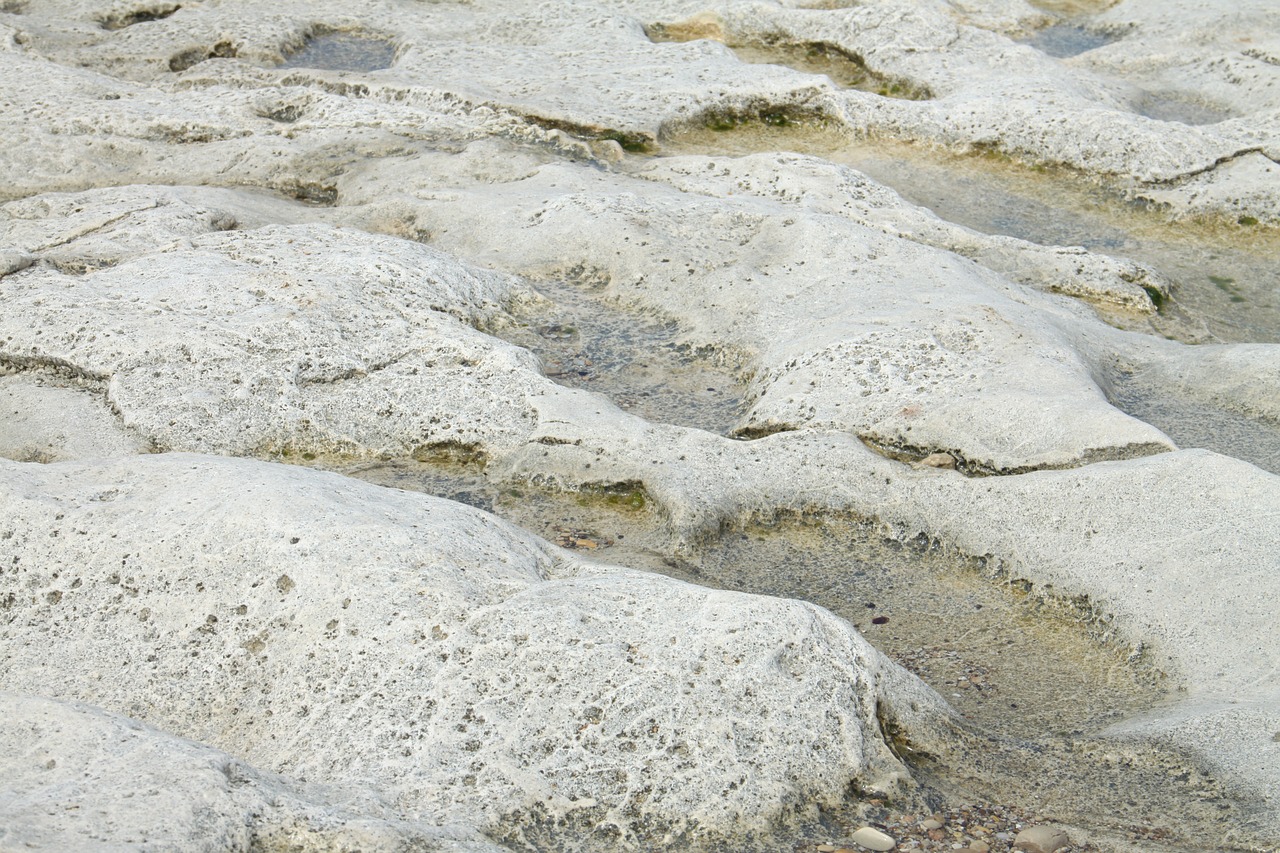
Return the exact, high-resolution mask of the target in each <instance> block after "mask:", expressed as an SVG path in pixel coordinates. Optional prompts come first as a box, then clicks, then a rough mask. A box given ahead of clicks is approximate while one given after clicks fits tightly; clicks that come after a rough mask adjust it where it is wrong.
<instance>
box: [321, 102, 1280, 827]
mask: <svg viewBox="0 0 1280 853" xmlns="http://www.w3.org/2000/svg"><path fill="white" fill-rule="evenodd" d="M779 133H781V134H783V136H784V138H785V139H786V140H787V142H792V141H796V142H797V144H778V139H779V137H778V134H779ZM846 142H847V140H846ZM788 149H790V150H798V151H801V152H803V153H815V154H819V155H820V156H824V157H826V158H827V159H831V160H835V161H837V162H843V163H846V164H848V165H852V166H854V167H855V168H858V169H859V170H861V171H863V172H865V173H867V174H869V175H870V176H871V177H873V178H875V179H876V180H878V181H880V182H882V183H885V184H887V185H889V186H892V187H893V188H895V189H896V190H898V191H899V192H900V193H901V194H902V195H904V197H906V198H907V199H908V200H910V201H913V202H916V203H918V204H922V205H924V206H927V207H930V208H931V209H933V210H934V211H935V212H937V213H938V214H939V215H940V216H941V217H942V218H944V219H947V220H949V221H952V222H957V223H959V224H963V225H966V226H968V227H971V228H973V229H975V230H978V231H982V232H985V233H992V234H1008V235H1011V236H1016V237H1020V238H1022V239H1026V240H1029V241H1032V242H1037V243H1041V244H1046V245H1083V246H1086V247H1088V248H1090V249H1093V250H1095V251H1099V252H1103V253H1108V254H1113V255H1118V256H1127V257H1132V258H1135V259H1138V260H1142V261H1144V262H1146V263H1149V264H1151V265H1152V266H1154V267H1156V268H1157V269H1158V270H1160V271H1161V272H1162V273H1164V274H1165V275H1167V276H1168V277H1170V278H1171V279H1173V280H1174V282H1175V284H1176V287H1177V289H1176V290H1175V293H1174V299H1173V300H1172V301H1171V303H1170V304H1166V305H1165V306H1162V309H1161V312H1160V313H1159V314H1157V315H1156V316H1155V317H1152V318H1150V319H1149V320H1142V319H1137V318H1133V317H1128V318H1126V317H1109V318H1107V319H1109V320H1110V321H1111V322H1113V323H1116V324H1117V325H1122V326H1124V325H1128V326H1129V327H1130V328H1133V329H1134V330H1137V331H1142V332H1145V333H1148V334H1157V335H1162V336H1165V337H1172V338H1177V339H1181V340H1184V341H1188V342H1200V341H1280V273H1278V272H1277V269H1280V266H1277V265H1276V264H1275V263H1274V262H1275V261H1276V260H1277V259H1280V245H1278V241H1276V240H1275V239H1274V238H1273V237H1272V236H1271V235H1268V234H1265V233H1261V232H1251V231H1250V230H1249V229H1247V228H1241V229H1228V228H1224V227H1221V226H1216V227H1211V226H1204V225H1199V224H1197V225H1190V226H1170V225H1167V224H1165V223H1163V222H1162V221H1160V220H1159V219H1158V217H1157V216H1155V215H1154V214H1151V213H1149V212H1147V211H1144V210H1142V209H1140V208H1136V207H1134V206H1131V205H1126V204H1125V203H1124V202H1122V201H1121V200H1119V199H1116V198H1109V197H1107V196H1106V195H1104V194H1103V193H1102V192H1101V191H1099V190H1098V189H1097V188H1096V187H1093V186H1090V185H1086V184H1085V183H1084V182H1082V181H1079V180H1077V179H1074V178H1072V177H1071V176H1062V175H1056V174H1053V173H1044V172H1039V171H1037V170H1033V169H1028V168H1024V167H1020V166H1017V165H1015V164H1012V163H1009V162H1007V161H1004V160H1002V159H999V158H991V157H962V156H959V155H952V154H945V153H940V152H937V151H932V150H926V151H922V150H920V149H917V148H915V147H913V146H905V145H900V144H887V143H884V144H874V143H868V142H863V143H858V144H845V145H844V146H843V147H841V148H839V149H835V150H833V148H832V147H831V145H830V140H829V139H823V140H821V144H818V143H815V142H814V140H813V139H812V137H806V136H805V135H804V134H803V133H802V134H796V133H794V132H793V130H792V129H781V130H779V129H777V128H769V129H767V130H765V129H762V128H750V127H748V128H746V129H745V130H744V129H743V128H736V129H735V130H733V131H731V132H727V133H719V132H715V131H711V130H707V131H699V132H697V133H694V134H690V135H687V136H685V137H683V138H681V139H679V140H675V141H674V142H673V143H672V144H670V145H669V149H668V150H669V151H670V152H671V153H699V154H707V153H710V154H726V155H728V154H733V155H737V154H745V153H749V152H751V151H757V150H788ZM535 286H536V287H537V288H538V289H539V291H540V292H542V293H543V295H544V296H546V297H547V298H548V300H549V302H550V305H551V306H552V307H551V308H550V309H548V310H545V311H542V312H540V313H538V314H537V315H536V316H535V315H529V316H521V317H518V318H517V319H518V320H520V321H521V322H522V325H520V326H518V327H517V328H516V329H514V330H512V331H508V332H504V333H503V334H504V336H505V337H507V338H508V339H509V340H511V341H513V342H515V343H518V344H521V345H523V346H526V347H529V348H530V349H532V350H534V351H535V352H537V353H538V354H539V356H540V357H541V358H542V361H543V365H544V369H545V370H546V372H547V374H548V375H549V376H550V377H552V378H553V379H555V380H556V381H558V382H560V383H562V384H565V385H569V386H572V387H580V388H584V389H588V390H594V391H598V392H601V393H603V394H606V395H607V396H609V397H610V398H611V399H612V400H613V401H614V402H615V403H616V404H618V405H619V406H621V407H622V408H625V409H628V410H630V411H633V412H635V413H636V414H638V415H641V416H642V417H645V418H647V419H650V420H654V421H663V422H669V423H678V424H683V425H686V426H690V427H695V428H700V429H705V430H709V431H713V432H717V433H720V434H727V433H729V432H730V431H731V430H732V427H733V424H734V423H735V421H736V419H737V418H738V416H739V415H740V414H741V406H742V397H743V394H744V391H745V385H744V381H743V372H744V371H743V368H742V366H741V365H734V364H724V363H720V362H717V361H714V360H712V359H710V358H708V357H707V356H706V354H700V353H696V352H692V351H690V350H689V349H688V348H687V347H684V346H682V345H681V343H680V336H679V328H678V325H677V324H675V323H670V322H662V321H659V320H656V319H652V318H641V317H637V316H635V315H634V314H631V313H629V312H627V311H625V310H622V309H620V308H618V307H616V306H612V305H610V304H608V303H607V302H606V301H604V300H603V299H602V298H601V297H600V294H599V292H598V291H595V290H594V289H593V288H591V287H590V286H584V285H582V284H579V283H569V282H557V281H551V282H536V283H535ZM1114 384H1115V387H1114V388H1113V389H1112V391H1113V394H1114V397H1115V402H1116V403H1117V405H1120V406H1121V407H1122V408H1125V409H1126V410H1127V411H1130V412H1131V413H1133V414H1135V415H1136V416H1139V417H1144V418H1146V419H1148V420H1150V421H1151V422H1152V423H1154V424H1155V425H1157V426H1159V427H1161V428H1162V429H1165V430H1166V431H1167V432H1169V433H1170V435H1171V436H1172V437H1173V438H1174V439H1175V441H1179V442H1181V443H1182V444H1183V445H1185V446H1207V447H1210V448H1211V449H1216V450H1218V451H1220V452H1225V453H1228V454H1231V455H1237V456H1240V457H1241V458H1246V459H1250V460H1251V461H1254V462H1255V463H1256V464H1262V465H1264V467H1268V468H1270V469H1271V470H1277V471H1280V431H1278V430H1276V429H1275V428H1274V427H1272V426H1269V425H1266V424H1258V423H1254V422H1252V421H1249V420H1248V419H1245V418H1238V417H1236V416H1233V415H1230V414H1228V413H1223V412H1220V411H1217V410H1213V409H1211V408H1209V407H1205V406H1202V405H1201V406H1197V405H1196V404H1193V403H1186V402H1183V401H1179V400H1177V399H1171V398H1169V397H1168V395H1167V394H1163V393H1162V391H1161V389H1159V388H1146V387H1143V386H1142V385H1141V383H1140V382H1139V381H1138V380H1137V379H1132V378H1128V379H1127V378H1126V377H1123V376H1120V377H1116V381H1115V383H1114ZM345 473H348V474H350V475H352V476H356V477H359V478H361V479H364V480H367V481H369V482H374V483H379V484H382V485H386V486H393V487H398V488H407V489H412V490H418V491H426V492H430V493H434V494H439V495H442V496H445V497H451V498H453V499H457V500H461V501H463V502H466V503H470V504H472V505H475V506H479V507H481V508H484V509H486V510H489V511H493V512H495V513H497V514H498V515H500V516H503V517H505V518H507V519H508V520H510V521H513V522H515V523H517V524H520V525H521V526H523V527H525V528H527V529H530V530H532V531H534V532H536V533H539V534H540V535H542V536H544V537H546V538H548V539H550V540H552V541H555V542H558V543H559V544H561V545H563V546H565V547H567V548H572V549H576V550H579V551H581V552H585V553H589V554H591V555H593V556H598V557H599V558H600V559H602V560H605V561H608V562H611V563H616V564H618V565H624V566H631V567H634V568H639V569H644V570H648V571H656V572H660V573H663V574H667V575H670V576H673V577H676V578H680V579H684V580H688V581H690V582H693V583H698V584H701V585H704V586H712V587H720V588H726V589H734V590H742V591H748V592H753V593H761V594H768V595H778V596H785V597H791V598H801V599H805V600H808V601H812V602H814V603H817V604H819V605H822V606H824V607H826V608H828V609H830V610H832V611H833V612H835V613H837V614H839V615H841V616H843V617H845V618H846V619H848V620H849V621H850V622H852V623H853V624H854V625H856V626H857V627H858V629H859V630H860V631H861V632H862V633H863V634H864V635H865V636H867V637H868V639H870V640H871V641H872V642H873V643H874V644H876V645H877V647H879V648H880V649H881V650H883V651H884V652H886V653H887V654H888V655H890V656H891V657H893V658H894V659H895V660H897V661H899V662H900V663H902V664H903V665H905V666H906V667H908V668H909V669H911V670H912V671H913V672H915V673H916V674H917V675H919V676H920V677H921V678H923V679H924V680H925V681H926V682H927V683H929V684H930V685H931V686H932V687H934V688H935V689H936V690H938V691H939V693H941V694H942V695H943V696H944V698H946V699H947V700H948V701H949V702H951V703H952V704H953V706H954V707H956V708H957V710H958V711H960V712H961V714H962V715H963V716H964V720H965V725H964V727H963V730H962V731H961V732H958V733H957V740H956V743H955V745H954V749H950V750H948V752H947V754H945V755H940V756H932V757H929V758H927V759H926V758H920V757H918V756H917V757H916V758H914V759H912V764H913V771H914V772H915V775H916V776H917V778H918V779H920V780H921V781H922V783H923V784H924V790H925V798H926V801H927V803H928V804H933V805H939V804H956V803H959V802H965V801H975V802H976V801H982V800H988V801H994V802H1005V803H1016V804H1018V805H1019V806H1020V807H1022V808H1025V809H1029V810H1033V811H1035V812H1036V813H1038V814H1039V815H1040V816H1041V817H1044V818H1050V819H1056V820H1060V821H1063V822H1066V823H1070V824H1074V825H1076V826H1077V827H1081V828H1085V829H1086V830H1087V831H1088V832H1089V833H1091V837H1092V838H1093V841H1094V843H1095V844H1096V845H1099V846H1089V847H1082V848H1081V849H1097V850H1135V851H1136V850H1150V849H1161V850H1187V851H1190V850H1199V849H1203V843H1202V841H1201V840H1202V839H1205V838H1220V837H1221V836H1220V835H1219V832H1220V830H1221V828H1222V827H1223V826H1225V825H1247V824H1248V822H1249V812H1250V810H1251V809H1253V808H1255V806H1254V805H1253V804H1250V803H1247V802H1243V801H1241V800H1238V799H1233V796H1234V794H1233V792H1231V791H1229V790H1227V789H1226V788H1224V787H1223V786H1222V785H1221V784H1220V783H1219V782H1218V781H1216V780H1214V779H1213V778H1211V777H1210V776H1209V775H1208V774H1207V773H1205V772H1204V771H1202V770H1200V769H1198V768H1197V767H1196V766H1195V764H1194V763H1193V762H1191V761H1189V760H1188V759H1186V758H1185V757H1183V756H1179V755H1176V754H1173V753H1170V752H1163V751H1161V750H1159V749H1157V748H1154V747H1151V746H1149V745H1138V744H1130V743H1120V742H1116V741H1114V740H1110V739H1105V738H1102V737H1101V736H1100V735H1099V732H1100V731H1102V730H1103V729H1104V728H1106V727H1107V726H1109V725H1111V724H1113V723H1116V722H1118V721H1120V720H1122V719H1125V718H1127V717H1129V716H1132V715H1134V714H1137V713H1141V712H1144V711H1147V710H1150V709H1151V708H1152V707H1154V706H1158V705H1159V704H1161V703H1163V702H1167V701H1171V699H1172V696H1173V694H1174V693H1176V691H1177V685H1176V684H1171V683H1169V682H1168V681H1167V679H1166V678H1165V677H1164V676H1163V675H1162V674H1161V673H1159V672H1157V671H1156V670H1155V669H1153V668H1152V667H1151V666H1150V665H1149V664H1148V663H1147V662H1146V661H1145V660H1144V659H1142V658H1141V657H1140V656H1134V655H1131V654H1130V650H1129V647H1128V646H1126V645H1125V644H1124V643H1123V642H1120V641H1118V639H1117V638H1115V637H1111V636H1109V635H1106V634H1105V628H1104V626H1102V625H1100V624H1098V623H1095V622H1093V621H1092V620H1091V619H1090V618H1088V617H1087V614H1084V613H1082V612H1078V611H1077V610H1075V609H1074V608H1073V606H1072V605H1069V604H1064V603H1063V602H1060V601H1056V600H1054V599H1052V598H1045V597H1042V596H1040V595H1039V594H1038V592H1037V591H1035V590H1034V589H1031V588H1030V585H1029V584H1025V583H1021V582H1016V581H1011V580H1010V579H1008V578H1000V577H998V576H996V575H995V573H993V572H992V571H990V570H989V567H988V566H986V564H985V563H984V562H982V561H978V560H974V559H971V558H966V557H964V556H963V555H956V554H948V553H945V552H943V551H939V550H936V549H930V548H927V547H915V546H913V545H910V544H902V543H897V542H893V541H890V540H888V539H886V538H884V537H883V536H881V535H880V534H879V533H878V532H877V531H876V529H875V528H874V527H873V526H872V525H870V524H867V523H861V522H858V521H853V520H845V519H838V518H819V519H813V518H808V519H796V520H793V521H790V522H785V523H782V524H779V525H776V526H770V527H767V528H766V527H759V526H756V527H749V528H746V529H738V530H732V531H728V532H726V533H725V534H724V535H723V536H722V537H721V538H720V540H719V541H717V542H714V543H712V544H710V545H707V546H705V547H703V548H701V549H700V550H698V551H696V552H694V553H686V552H685V551H683V550H681V549H677V548H676V547H675V546H674V544H673V543H672V542H671V541H669V539H668V538H667V536H666V533H665V532H664V530H663V527H662V525H661V523H660V521H659V520H658V518H657V514H656V513H655V512H654V508H652V507H649V506H646V504H645V501H644V499H643V498H639V499H631V498H629V497H628V496H619V495H608V496H605V495H592V496H572V495H557V494H550V493H547V492H545V491H541V490H538V489H526V488H511V487H504V488H497V487H495V486H493V485H491V484H490V483H488V481H487V480H486V479H485V478H484V475H483V471H482V470H481V469H479V468H465V467H460V466H456V465H453V466H450V465H444V466H442V465H432V464H423V463H420V462H414V461H410V460H403V461H388V462H379V463H375V464H368V465H361V466H357V467H354V468H348V469H346V471H345ZM677 552H679V556H676V554H677ZM892 807H893V804H886V805H884V806H883V807H881V806H874V807H871V806H867V804H866V803H852V802H851V805H850V808H851V811H850V812H849V813H847V814H837V815H833V816H829V817H830V823H829V824H828V825H826V826H824V827H822V828H820V829H819V828H815V827H808V828H805V829H804V830H803V832H804V833H808V835H807V836H806V839H807V841H806V840H805V839H800V840H797V842H796V846H797V849H804V846H805V844H806V843H809V842H812V841H814V839H818V840H821V837H820V836H819V835H815V834H814V833H821V832H825V833H826V835H825V837H826V838H839V837H842V836H841V833H845V834H846V835H847V832H849V831H851V830H852V828H854V827H855V826H856V824H857V823H858V822H859V821H865V820H868V819H879V820H881V821H882V822H885V821H888V820H889V819H890V818H891V816H892V815H891V812H892ZM876 809H882V810H881V811H879V812H877V811H876ZM815 843H816V842H815ZM1219 843H1220V842H1215V844H1219ZM1241 843H1242V844H1245V845H1246V847H1247V846H1248V844H1249V842H1248V840H1247V839H1242V840H1241ZM1223 849H1226V848H1223ZM1241 849H1245V848H1241Z"/></svg>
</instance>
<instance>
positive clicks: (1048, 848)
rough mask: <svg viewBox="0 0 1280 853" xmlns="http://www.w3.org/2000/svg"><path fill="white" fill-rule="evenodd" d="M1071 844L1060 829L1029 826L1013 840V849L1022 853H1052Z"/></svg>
mask: <svg viewBox="0 0 1280 853" xmlns="http://www.w3.org/2000/svg"><path fill="white" fill-rule="evenodd" d="M1070 843H1071V839H1070V838H1068V837H1067V834H1066V833H1065V832H1063V831H1062V830H1061V829H1054V828H1053V827H1051V826H1029V827H1027V828H1026V829H1024V830H1022V832H1019V833H1018V835H1017V837H1016V838H1014V839H1013V849H1014V850H1022V851H1024V853H1054V851H1055V850H1061V849H1062V848H1063V847H1066V846H1067V845H1068V844H1070Z"/></svg>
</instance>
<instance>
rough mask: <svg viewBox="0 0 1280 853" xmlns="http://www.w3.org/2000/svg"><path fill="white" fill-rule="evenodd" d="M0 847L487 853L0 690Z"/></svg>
mask: <svg viewBox="0 0 1280 853" xmlns="http://www.w3.org/2000/svg"><path fill="white" fill-rule="evenodd" d="M0 709H2V710H3V714H4V721H5V724H4V726H3V727H2V728H0V745H2V746H3V754H4V756H5V758H4V759H3V766H4V774H5V789H4V792H3V793H2V794H0V846H3V847H4V848H5V849H13V850H19V849H45V850H54V849H56V850H67V851H71V850H77V851H88V850H121V849H169V850H175V849H181V850H193V851H211V853H212V851H229V850H235V851H248V850H256V849H263V848H264V847H266V848H268V849H270V848H272V847H276V846H280V847H284V846H287V847H288V848H289V849H291V850H298V851H324V850H333V849H351V848H361V849H377V850H386V851H408V850H421V849H429V850H439V851H458V853H462V851H475V853H496V851H499V850H502V849H503V848H501V847H499V846H497V845H495V844H493V843H492V842H489V841H488V840H487V839H485V838H484V837H483V836H482V835H480V834H479V833H478V832H476V831H475V830H474V829H469V828H467V827H463V826H446V827H437V826H435V825H432V824H426V823H419V822H415V821H404V820H397V819H395V818H394V817H390V818H369V817H361V816H357V815H351V814H348V813H345V812H344V811H343V810H342V808H341V807H339V806H334V805H331V804H328V803H325V802H323V801H317V800H309V799H308V797H307V794H306V793H305V792H304V791H303V790H300V788H305V786H298V785H296V784H294V783H290V782H288V781H287V780H285V779H282V778H280V777H278V776H275V775H273V774H270V773H262V772H260V771H258V770H256V769H254V768H253V767H251V766H249V765H248V764H246V763H245V762H244V761H241V760H240V759H237V758H235V757H234V756H231V755H228V754H227V753H225V752H222V751H220V750H216V749H213V748H211V747H208V746H204V745H201V744H198V743H195V742H193V741H189V740H186V739H183V738H179V737H174V736H173V735H170V734H166V733H165V732H162V731H159V730H158V729H155V728H153V727H151V726H148V725H146V724H144V723H140V722H138V721H137V720H131V719H129V718H128V717H124V716H121V715H118V714H112V713H108V712H106V711H103V710H101V709H99V708H94V707H92V706H88V705H85V704H82V703H79V702H59V701H55V700H51V699H44V698H40V697H35V696H23V695H19V694H14V693H0Z"/></svg>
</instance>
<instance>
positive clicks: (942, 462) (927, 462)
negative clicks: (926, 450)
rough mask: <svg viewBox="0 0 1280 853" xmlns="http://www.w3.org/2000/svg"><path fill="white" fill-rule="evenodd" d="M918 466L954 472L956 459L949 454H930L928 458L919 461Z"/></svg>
mask: <svg viewBox="0 0 1280 853" xmlns="http://www.w3.org/2000/svg"><path fill="white" fill-rule="evenodd" d="M920 464H921V465H923V466H924V467H926V468H947V469H949V470H955V467H956V458H955V457H954V456H952V455H951V454H950V453H930V454H929V455H928V456H926V457H925V458H923V459H921V460H920Z"/></svg>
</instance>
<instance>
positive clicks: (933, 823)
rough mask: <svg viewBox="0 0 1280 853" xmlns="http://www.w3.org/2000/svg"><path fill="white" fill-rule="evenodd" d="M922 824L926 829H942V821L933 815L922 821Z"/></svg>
mask: <svg viewBox="0 0 1280 853" xmlns="http://www.w3.org/2000/svg"><path fill="white" fill-rule="evenodd" d="M920 826H922V827H924V828H925V829H942V821H940V820H938V819H937V818H935V817H931V818H929V819H928V820H925V821H921V822H920Z"/></svg>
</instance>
